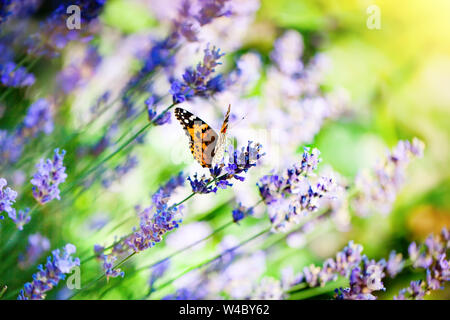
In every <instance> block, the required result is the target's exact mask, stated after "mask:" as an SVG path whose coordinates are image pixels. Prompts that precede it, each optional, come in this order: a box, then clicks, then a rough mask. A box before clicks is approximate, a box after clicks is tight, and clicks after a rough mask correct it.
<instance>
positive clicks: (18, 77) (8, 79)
mask: <svg viewBox="0 0 450 320" xmlns="http://www.w3.org/2000/svg"><path fill="white" fill-rule="evenodd" d="M35 80H36V79H35V77H34V75H33V74H31V73H28V71H27V69H26V68H24V67H18V66H17V65H16V64H15V63H14V62H7V63H5V64H0V82H1V84H2V85H3V86H5V87H13V88H20V87H29V86H32V85H33V84H34V82H35Z"/></svg>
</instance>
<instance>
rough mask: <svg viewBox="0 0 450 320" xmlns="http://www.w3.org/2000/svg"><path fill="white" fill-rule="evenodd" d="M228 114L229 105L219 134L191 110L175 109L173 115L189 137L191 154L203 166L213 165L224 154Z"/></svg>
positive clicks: (209, 166)
mask: <svg viewBox="0 0 450 320" xmlns="http://www.w3.org/2000/svg"><path fill="white" fill-rule="evenodd" d="M229 115H230V106H229V107H228V111H227V114H226V116H225V120H224V122H223V125H222V128H221V130H220V134H217V133H216V132H215V131H214V130H213V129H212V128H211V127H210V126H209V125H208V124H207V123H206V122H205V121H203V120H202V119H200V118H198V117H196V116H195V115H193V114H192V113H191V112H189V111H187V110H185V109H182V108H176V109H175V117H176V118H177V119H178V121H179V122H180V124H181V125H182V126H183V129H184V131H185V133H186V135H187V136H188V137H189V148H190V150H191V152H192V155H193V156H194V159H195V160H196V161H197V162H198V163H199V164H200V165H201V166H202V167H204V168H211V167H213V166H214V165H215V164H217V163H219V162H220V161H221V160H222V158H223V156H224V153H225V144H226V133H227V129H228V119H229Z"/></svg>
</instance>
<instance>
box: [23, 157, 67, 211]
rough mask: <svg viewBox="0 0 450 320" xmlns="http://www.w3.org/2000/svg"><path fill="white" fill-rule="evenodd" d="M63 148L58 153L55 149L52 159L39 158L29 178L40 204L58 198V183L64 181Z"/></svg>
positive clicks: (34, 194)
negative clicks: (35, 169) (31, 176)
mask: <svg viewBox="0 0 450 320" xmlns="http://www.w3.org/2000/svg"><path fill="white" fill-rule="evenodd" d="M65 154H66V151H65V150H62V152H61V153H59V149H55V153H54V156H53V159H52V160H51V159H47V160H46V161H44V159H41V161H40V162H39V163H38V164H37V165H36V168H37V172H36V173H35V174H34V176H33V178H32V179H31V184H32V185H34V187H33V196H34V198H35V199H36V201H38V202H39V203H40V204H45V203H47V202H49V201H52V200H53V199H58V200H60V195H59V194H60V191H59V188H58V187H59V185H60V184H61V183H63V182H64V181H66V178H67V174H66V173H65V170H66V167H64V165H63V159H64V155H65Z"/></svg>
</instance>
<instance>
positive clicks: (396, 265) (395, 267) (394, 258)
mask: <svg viewBox="0 0 450 320" xmlns="http://www.w3.org/2000/svg"><path fill="white" fill-rule="evenodd" d="M402 257H403V256H402V254H401V253H398V254H397V253H396V252H395V251H391V253H390V255H389V259H388V261H387V264H386V272H387V273H388V275H389V276H390V277H391V278H394V277H395V276H396V275H397V274H398V273H400V272H401V271H402V270H403V267H404V265H405V262H404V261H403V258H402Z"/></svg>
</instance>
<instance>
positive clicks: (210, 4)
mask: <svg viewBox="0 0 450 320" xmlns="http://www.w3.org/2000/svg"><path fill="white" fill-rule="evenodd" d="M199 2H200V4H201V6H202V8H201V9H200V11H199V13H198V15H197V16H196V17H195V18H196V19H197V21H198V22H199V23H200V25H205V24H208V23H210V22H211V21H212V20H214V19H215V18H219V17H223V16H230V15H231V13H232V12H231V9H230V7H229V6H227V4H228V3H229V2H230V1H229V0H200V1H199Z"/></svg>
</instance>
